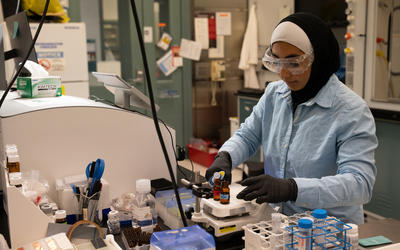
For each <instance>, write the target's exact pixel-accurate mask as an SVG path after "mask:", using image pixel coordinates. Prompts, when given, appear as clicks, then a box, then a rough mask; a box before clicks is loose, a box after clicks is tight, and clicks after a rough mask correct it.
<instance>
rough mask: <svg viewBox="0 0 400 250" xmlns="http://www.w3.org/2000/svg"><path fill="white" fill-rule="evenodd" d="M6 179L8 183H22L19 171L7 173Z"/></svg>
mask: <svg viewBox="0 0 400 250" xmlns="http://www.w3.org/2000/svg"><path fill="white" fill-rule="evenodd" d="M8 179H9V181H10V185H20V184H22V176H21V172H14V173H9V175H8Z"/></svg>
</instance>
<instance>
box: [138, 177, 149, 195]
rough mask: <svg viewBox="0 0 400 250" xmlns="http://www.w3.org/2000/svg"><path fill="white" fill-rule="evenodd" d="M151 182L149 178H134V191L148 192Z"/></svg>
mask: <svg viewBox="0 0 400 250" xmlns="http://www.w3.org/2000/svg"><path fill="white" fill-rule="evenodd" d="M150 191H151V184H150V180H149V179H139V180H136V192H139V193H150Z"/></svg>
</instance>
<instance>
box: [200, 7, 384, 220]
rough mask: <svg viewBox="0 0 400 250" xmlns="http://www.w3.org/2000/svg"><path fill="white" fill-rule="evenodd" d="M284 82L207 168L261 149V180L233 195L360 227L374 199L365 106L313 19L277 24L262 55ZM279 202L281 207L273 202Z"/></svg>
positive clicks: (373, 142) (370, 128)
mask: <svg viewBox="0 0 400 250" xmlns="http://www.w3.org/2000/svg"><path fill="white" fill-rule="evenodd" d="M262 62H263V64H264V66H265V67H266V68H267V69H268V70H270V71H273V72H276V73H278V74H279V75H280V78H281V79H282V80H280V81H276V82H272V83H270V84H268V86H267V87H266V89H265V93H264V94H263V96H262V97H261V98H260V100H259V102H258V103H257V105H256V106H255V107H254V109H253V112H252V113H251V115H250V116H249V117H248V118H247V119H246V120H245V122H244V123H243V124H241V125H240V128H239V130H237V131H236V132H235V134H234V135H233V136H232V137H231V138H230V139H229V140H227V141H226V142H225V143H224V144H223V145H222V147H221V148H220V150H219V153H218V154H217V156H216V158H215V160H214V162H213V164H212V165H211V167H210V168H209V169H208V170H207V171H206V178H207V179H210V178H211V177H212V175H213V173H214V172H216V171H221V170H223V171H225V176H226V178H227V179H228V180H230V179H231V170H232V168H234V167H236V166H238V165H239V164H240V163H242V162H244V161H246V160H247V159H249V157H251V156H252V155H253V154H255V153H256V152H257V150H258V149H259V147H260V146H261V145H262V148H263V155H264V171H265V174H264V175H260V176H256V177H251V178H248V179H245V180H244V181H242V183H241V184H242V185H243V186H246V188H245V189H244V190H243V191H242V192H240V193H239V194H238V195H237V198H239V199H244V200H247V201H249V200H253V199H256V202H257V203H263V202H268V203H282V204H281V209H282V210H281V212H282V213H283V214H286V215H291V214H294V213H301V212H304V211H306V210H312V209H315V208H323V209H326V210H327V212H328V215H331V216H335V217H337V218H339V219H341V220H343V221H344V222H351V223H355V224H361V223H363V222H364V216H363V204H365V203H367V202H368V201H369V200H370V199H371V196H372V188H373V185H374V182H375V176H376V166H375V160H374V151H375V149H376V147H377V138H376V136H375V122H374V118H373V116H372V114H371V112H370V110H369V108H368V106H367V104H366V103H365V102H364V101H363V99H362V98H360V97H359V96H358V95H357V94H355V93H354V92H353V91H352V90H351V89H349V88H348V87H347V86H345V85H344V84H343V83H342V82H340V81H339V80H338V78H337V77H336V75H335V74H334V72H336V71H337V70H338V68H339V64H340V59H339V46H338V42H337V40H336V38H335V37H334V35H333V33H332V31H331V30H330V29H329V27H327V25H326V24H325V23H324V22H323V21H322V20H321V19H320V18H318V17H316V16H314V15H312V14H308V13H295V14H292V15H290V16H288V17H286V18H284V19H282V20H281V21H280V23H279V24H278V25H277V26H276V28H275V30H274V31H273V33H272V36H271V43H270V47H269V48H268V49H267V51H266V53H265V55H264V57H263V58H262ZM277 205H279V204H277Z"/></svg>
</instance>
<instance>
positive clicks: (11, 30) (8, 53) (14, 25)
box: [0, 11, 37, 90]
mask: <svg viewBox="0 0 400 250" xmlns="http://www.w3.org/2000/svg"><path fill="white" fill-rule="evenodd" d="M4 21H5V28H6V29H7V30H6V31H7V32H3V38H2V39H1V40H2V42H3V46H0V47H2V48H3V50H4V51H3V53H2V55H3V56H4V61H1V58H0V64H2V66H0V74H3V73H4V74H3V75H7V73H8V72H12V73H11V74H14V73H15V71H16V69H18V67H19V64H20V63H21V62H22V61H23V60H24V58H25V56H26V55H27V53H28V51H29V48H30V45H31V44H32V34H31V29H30V27H29V23H28V18H27V16H26V13H25V11H23V12H20V13H18V14H16V15H12V16H9V17H7V18H5V19H4ZM6 33H7V36H6V35H5V34H6ZM4 39H7V42H8V43H6V41H5V40H4ZM5 45H8V46H7V47H5ZM0 50H1V48H0ZM7 60H13V61H14V62H13V63H11V64H8V63H7V64H5V62H6V61H7ZM28 60H31V61H33V62H36V63H37V57H36V52H35V49H33V50H32V52H31V53H30V54H29V57H28ZM4 65H6V66H4ZM9 65H12V67H13V68H12V69H11V70H10V69H8V68H7V67H8V66H9ZM8 77H9V78H10V77H11V76H8ZM2 78H4V77H2ZM8 80H10V79H8ZM0 81H1V82H0V89H1V90H4V89H5V88H6V86H7V83H6V82H5V80H4V79H1V78H0Z"/></svg>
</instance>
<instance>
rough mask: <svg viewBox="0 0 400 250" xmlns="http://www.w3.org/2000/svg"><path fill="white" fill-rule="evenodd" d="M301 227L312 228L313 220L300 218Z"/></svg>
mask: <svg viewBox="0 0 400 250" xmlns="http://www.w3.org/2000/svg"><path fill="white" fill-rule="evenodd" d="M299 227H301V228H305V229H308V228H312V220H310V219H304V218H303V219H300V220H299Z"/></svg>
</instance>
